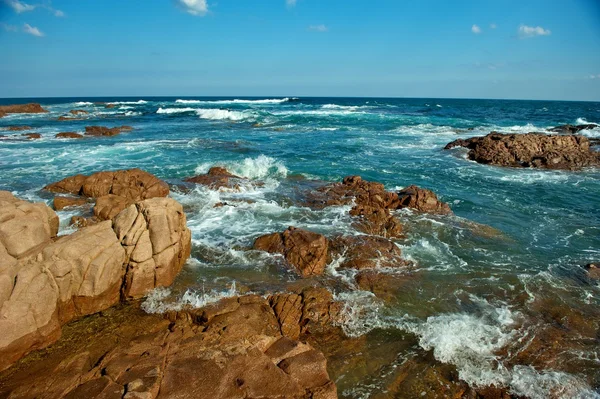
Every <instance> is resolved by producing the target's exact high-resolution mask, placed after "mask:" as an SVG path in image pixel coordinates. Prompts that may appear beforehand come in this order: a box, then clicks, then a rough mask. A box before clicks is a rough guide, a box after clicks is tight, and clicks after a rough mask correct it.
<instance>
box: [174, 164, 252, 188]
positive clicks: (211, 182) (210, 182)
mask: <svg viewBox="0 0 600 399" xmlns="http://www.w3.org/2000/svg"><path fill="white" fill-rule="evenodd" d="M241 180H245V179H243V178H241V177H239V176H236V175H233V174H231V173H229V171H227V169H225V168H222V167H220V166H213V167H212V168H210V169H209V171H208V173H206V174H204V175H198V176H194V177H190V178H188V179H185V181H186V182H189V183H195V184H201V185H203V186H208V187H210V188H211V189H213V190H218V189H220V188H229V189H236V190H237V189H239V183H240V181H241Z"/></svg>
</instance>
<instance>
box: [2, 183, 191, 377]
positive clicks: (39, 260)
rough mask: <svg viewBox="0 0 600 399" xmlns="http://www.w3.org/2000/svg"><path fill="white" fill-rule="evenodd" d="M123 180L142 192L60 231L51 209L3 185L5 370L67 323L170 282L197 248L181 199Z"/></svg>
mask: <svg viewBox="0 0 600 399" xmlns="http://www.w3.org/2000/svg"><path fill="white" fill-rule="evenodd" d="M113 177H114V175H113ZM115 181H120V180H118V179H112V180H110V182H113V183H114V182H115ZM103 187H105V188H106V187H109V188H112V187H113V184H109V183H108V182H107V183H106V185H104V186H103ZM119 187H121V188H122V189H123V190H124V192H127V193H129V194H131V193H136V196H135V197H136V198H137V200H136V201H133V202H132V203H130V204H128V205H127V207H125V208H124V209H123V210H122V211H121V212H119V213H118V214H117V215H116V216H115V217H114V219H113V220H106V221H103V222H100V223H97V224H95V225H93V226H89V227H84V228H81V229H80V230H78V231H77V232H75V233H73V234H71V235H67V236H62V237H60V238H57V237H56V236H57V232H58V217H57V215H56V213H54V211H53V210H52V209H50V208H48V207H47V206H46V205H45V204H32V203H29V202H27V201H22V200H19V199H17V198H15V197H14V196H13V195H12V194H11V193H9V192H6V191H0V331H2V334H0V370H3V369H6V368H7V367H9V366H10V365H11V364H12V363H14V362H15V361H16V360H18V359H19V358H21V357H22V356H23V355H24V354H26V353H28V352H30V351H32V350H35V349H39V348H43V347H46V346H47V345H49V344H51V343H52V342H55V341H56V340H57V339H58V338H59V337H60V334H61V326H62V325H63V324H65V323H67V322H69V321H71V320H73V319H76V318H78V317H81V316H85V315H89V314H92V313H96V312H99V311H101V310H104V309H107V308H109V307H110V306H113V305H115V304H117V303H119V302H120V301H122V300H126V299H130V298H139V297H141V296H143V295H145V294H146V293H148V292H149V291H150V290H152V289H154V288H155V287H160V286H169V285H171V284H172V282H173V280H174V278H175V276H176V275H177V274H178V273H179V271H180V270H181V268H182V266H183V264H184V263H185V261H186V260H187V258H188V257H189V254H190V249H191V233H190V230H189V229H188V228H187V226H186V218H185V214H184V212H183V208H182V206H181V205H180V204H179V203H177V202H176V201H175V200H173V199H171V198H162V197H155V198H149V199H141V198H143V197H145V196H147V194H148V191H146V190H139V187H138V190H132V189H131V188H129V189H127V188H124V187H123V186H119ZM151 187H155V186H151ZM153 190H154V189H152V188H151V191H150V192H154V191H153Z"/></svg>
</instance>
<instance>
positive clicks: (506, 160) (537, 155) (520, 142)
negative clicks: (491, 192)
mask: <svg viewBox="0 0 600 399" xmlns="http://www.w3.org/2000/svg"><path fill="white" fill-rule="evenodd" d="M454 147H466V148H468V149H469V152H468V157H469V159H471V160H473V161H476V162H479V163H483V164H490V165H497V166H509V167H521V168H529V167H531V168H546V169H580V168H583V167H587V166H598V165H600V153H598V152H596V151H593V150H591V147H590V141H589V140H588V138H587V137H585V136H580V135H569V136H564V135H549V134H543V133H527V134H503V133H497V132H491V133H490V134H488V135H487V136H483V137H472V138H470V139H467V140H463V139H458V140H455V141H453V142H451V143H448V144H447V145H446V147H445V149H451V148H454Z"/></svg>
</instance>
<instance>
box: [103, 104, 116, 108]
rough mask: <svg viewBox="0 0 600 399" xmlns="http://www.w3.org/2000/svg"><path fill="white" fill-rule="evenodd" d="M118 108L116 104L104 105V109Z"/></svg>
mask: <svg viewBox="0 0 600 399" xmlns="http://www.w3.org/2000/svg"><path fill="white" fill-rule="evenodd" d="M116 106H117V105H116V104H106V105H104V108H108V109H111V108H115V107H116Z"/></svg>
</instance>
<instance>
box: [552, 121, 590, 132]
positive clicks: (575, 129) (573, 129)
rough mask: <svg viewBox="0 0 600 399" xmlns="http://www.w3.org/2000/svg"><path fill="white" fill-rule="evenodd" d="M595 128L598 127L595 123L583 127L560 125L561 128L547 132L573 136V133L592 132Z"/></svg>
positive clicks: (557, 127)
mask: <svg viewBox="0 0 600 399" xmlns="http://www.w3.org/2000/svg"><path fill="white" fill-rule="evenodd" d="M597 127H598V125H596V124H595V123H588V124H583V125H561V126H556V127H553V128H551V129H548V130H549V131H551V132H555V133H569V134H575V133H578V132H580V131H581V130H592V129H595V128H597Z"/></svg>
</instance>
